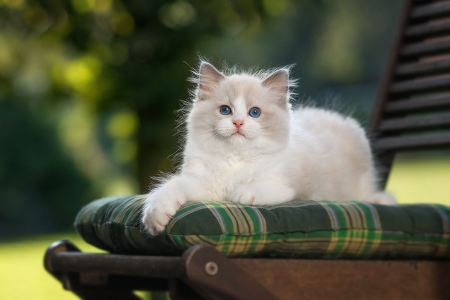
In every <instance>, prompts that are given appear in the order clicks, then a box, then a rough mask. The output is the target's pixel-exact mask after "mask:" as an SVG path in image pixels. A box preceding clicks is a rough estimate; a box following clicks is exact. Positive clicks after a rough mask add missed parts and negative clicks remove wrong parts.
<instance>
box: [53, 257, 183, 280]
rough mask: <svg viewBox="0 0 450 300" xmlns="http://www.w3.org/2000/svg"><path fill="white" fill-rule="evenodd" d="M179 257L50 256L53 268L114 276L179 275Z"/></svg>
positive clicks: (174, 276) (173, 276)
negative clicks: (106, 273) (93, 271)
mask: <svg viewBox="0 0 450 300" xmlns="http://www.w3.org/2000/svg"><path fill="white" fill-rule="evenodd" d="M180 261H181V258H180V257H169V256H136V255H116V254H85V253H78V252H61V253H56V254H54V255H53V257H52V268H53V270H54V271H56V272H58V271H69V272H86V271H91V270H96V271H97V272H108V273H111V274H116V275H135V276H148V277H158V278H176V277H179V276H180V274H181V268H180Z"/></svg>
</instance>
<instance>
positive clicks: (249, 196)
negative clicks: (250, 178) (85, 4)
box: [227, 185, 260, 205]
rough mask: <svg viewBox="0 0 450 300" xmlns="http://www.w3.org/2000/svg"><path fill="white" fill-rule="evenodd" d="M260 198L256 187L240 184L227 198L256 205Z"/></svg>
mask: <svg viewBox="0 0 450 300" xmlns="http://www.w3.org/2000/svg"><path fill="white" fill-rule="evenodd" d="M259 198H260V195H259V193H258V192H257V191H256V190H255V189H252V188H250V187H246V186H244V185H239V186H237V187H236V188H235V189H234V190H233V191H232V192H231V193H229V195H228V197H227V200H228V201H231V202H236V203H241V204H247V205H254V204H258V202H259V201H258V200H259Z"/></svg>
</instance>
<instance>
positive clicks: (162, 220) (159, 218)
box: [142, 190, 185, 235]
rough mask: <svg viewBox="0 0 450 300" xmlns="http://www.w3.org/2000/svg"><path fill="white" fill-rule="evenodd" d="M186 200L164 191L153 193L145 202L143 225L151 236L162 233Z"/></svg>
mask: <svg viewBox="0 0 450 300" xmlns="http://www.w3.org/2000/svg"><path fill="white" fill-rule="evenodd" d="M184 202H185V200H184V199H183V197H182V196H181V195H175V194H173V193H167V192H164V191H163V190H156V191H152V192H151V193H150V194H149V195H148V197H147V200H145V207H144V214H143V217H142V223H144V225H145V227H146V229H147V231H148V232H149V233H150V234H151V235H157V234H158V233H160V232H162V231H163V230H164V228H165V227H166V225H167V224H168V223H169V221H170V219H171V218H172V217H173V215H174V214H175V213H176V212H177V210H178V209H179V208H180V206H181V205H182V204H184Z"/></svg>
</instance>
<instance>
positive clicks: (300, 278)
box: [234, 259, 450, 300]
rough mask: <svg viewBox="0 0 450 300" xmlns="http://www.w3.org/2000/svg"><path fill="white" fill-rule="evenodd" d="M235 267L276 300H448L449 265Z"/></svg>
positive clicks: (254, 262)
mask: <svg viewBox="0 0 450 300" xmlns="http://www.w3.org/2000/svg"><path fill="white" fill-rule="evenodd" d="M234 262H236V264H238V265H239V266H240V267H241V268H242V269H244V270H246V272H248V273H249V274H250V275H252V277H254V278H255V279H257V280H258V281H259V282H260V283H261V284H262V285H263V286H265V287H266V288H267V289H269V290H270V291H271V292H272V293H273V294H274V295H275V296H276V297H277V298H278V299H369V300H370V299H413V300H414V299H416V300H417V299H424V300H425V299H427V300H428V299H450V285H449V283H450V262H444V261H442V262H437V261H434V262H433V261H414V260H409V261H408V260H406V261H396V260H386V261H382V260H342V259H338V260H314V259H295V260H294V259H236V260H234ZM280 274H282V275H280ZM249 299H250V298H249Z"/></svg>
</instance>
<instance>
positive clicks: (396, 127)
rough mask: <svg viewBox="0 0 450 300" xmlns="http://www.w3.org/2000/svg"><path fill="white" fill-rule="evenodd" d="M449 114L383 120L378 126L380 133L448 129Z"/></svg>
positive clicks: (449, 123) (449, 122)
mask: <svg viewBox="0 0 450 300" xmlns="http://www.w3.org/2000/svg"><path fill="white" fill-rule="evenodd" d="M449 125H450V113H447V114H439V115H431V116H424V117H409V118H408V117H407V118H394V119H387V120H383V121H382V122H381V123H380V126H378V130H380V131H400V130H401V131H406V130H422V129H442V128H449V129H450V126H449Z"/></svg>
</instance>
